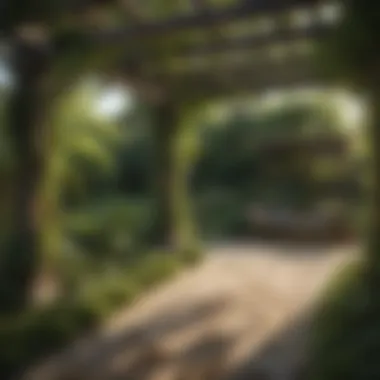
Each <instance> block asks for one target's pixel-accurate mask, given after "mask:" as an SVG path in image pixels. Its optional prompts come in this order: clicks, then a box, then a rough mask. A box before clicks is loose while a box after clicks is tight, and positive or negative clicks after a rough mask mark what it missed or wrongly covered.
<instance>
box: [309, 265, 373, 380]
mask: <svg viewBox="0 0 380 380" xmlns="http://www.w3.org/2000/svg"><path fill="white" fill-rule="evenodd" d="M367 269H368V268H367V267H366V266H365V265H364V264H353V265H351V266H349V267H348V268H345V269H344V270H343V272H342V273H341V274H340V275H338V276H337V278H336V279H335V280H334V283H332V284H330V286H329V288H328V291H327V293H326V296H325V298H324V299H323V300H322V303H321V305H320V308H319V313H318V315H317V317H316V321H315V326H314V327H315V328H314V331H313V342H312V343H313V346H312V349H313V351H312V357H311V366H310V380H358V379H360V380H375V379H378V378H379V374H380V362H379V360H378V359H379V352H380V323H379V321H380V295H379V292H378V286H376V283H378V280H372V279H371V275H370V274H369V273H368V272H369V271H368V270H367Z"/></svg>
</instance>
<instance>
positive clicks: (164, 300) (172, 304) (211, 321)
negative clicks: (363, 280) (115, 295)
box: [25, 244, 354, 380]
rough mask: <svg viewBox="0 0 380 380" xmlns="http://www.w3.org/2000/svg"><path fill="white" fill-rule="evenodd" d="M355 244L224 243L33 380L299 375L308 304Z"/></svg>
mask: <svg viewBox="0 0 380 380" xmlns="http://www.w3.org/2000/svg"><path fill="white" fill-rule="evenodd" d="M353 251H354V249H353V248H352V247H350V248H347V247H346V248H343V247H342V248H319V249H318V248H316V247H307V248H305V247H304V248H294V247H289V246H287V247H284V246H266V245H258V244H257V245H224V246H217V247H213V248H212V249H210V250H209V253H208V255H207V258H206V259H205V261H204V263H203V264H202V265H201V266H200V267H198V268H195V269H191V270H189V271H188V272H186V273H183V274H181V275H180V276H179V277H178V278H176V279H173V280H172V281H171V282H169V283H168V284H166V285H165V286H162V287H160V288H158V289H156V290H155V291H153V292H151V293H150V294H149V295H147V296H146V297H144V298H142V299H141V300H139V301H138V302H137V303H136V304H135V305H134V306H133V307H130V308H128V309H127V310H122V311H121V312H120V313H118V314H117V315H115V316H114V318H112V319H111V320H109V321H108V323H107V324H106V325H105V326H104V328H103V329H102V331H100V332H99V333H98V334H97V335H96V336H92V337H91V338H89V339H86V340H84V341H81V342H78V343H77V344H76V345H75V346H72V347H70V348H69V349H67V350H66V351H65V352H63V353H61V354H59V355H57V356H56V357H54V358H52V359H51V360H49V362H48V363H47V364H46V365H44V366H42V367H41V368H38V370H36V371H34V373H33V374H29V375H28V376H27V377H26V378H25V379H27V380H232V379H233V380H243V379H244V380H248V379H249V380H296V379H297V377H296V372H297V371H299V369H300V368H301V367H302V363H303V361H304V359H305V344H306V342H307V332H308V324H309V321H310V314H311V312H310V310H311V306H312V305H313V303H315V298H316V297H317V296H318V293H319V292H320V289H321V286H323V285H324V284H325V282H326V279H327V278H328V277H329V276H331V275H332V273H333V272H334V271H336V270H337V269H338V268H339V267H341V266H342V265H344V263H346V262H348V261H349V260H351V259H352V257H353V254H352V252H353Z"/></svg>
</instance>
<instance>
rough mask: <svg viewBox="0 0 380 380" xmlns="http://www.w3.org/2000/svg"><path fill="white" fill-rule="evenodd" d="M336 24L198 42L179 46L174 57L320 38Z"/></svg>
mask: <svg viewBox="0 0 380 380" xmlns="http://www.w3.org/2000/svg"><path fill="white" fill-rule="evenodd" d="M334 28H335V26H334V25H328V24H318V25H311V26H309V27H307V28H302V29H301V28H297V29H295V28H292V29H289V28H287V27H280V28H278V29H276V30H275V31H274V32H272V33H266V34H259V35H253V36H246V37H241V38H234V39H228V40H226V39H219V40H218V41H214V42H213V43H212V44H197V45H187V46H179V47H178V48H177V49H174V50H173V53H172V55H173V57H178V58H183V57H192V56H199V55H209V54H216V53H223V52H229V51H231V52H233V51H237V50H246V49H255V48H260V47H263V46H267V45H271V44H276V43H287V42H290V41H294V40H301V39H319V38H323V37H326V36H328V35H329V33H330V32H331V31H332V30H334Z"/></svg>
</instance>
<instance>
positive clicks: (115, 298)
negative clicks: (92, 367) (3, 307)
mask: <svg viewBox="0 0 380 380" xmlns="http://www.w3.org/2000/svg"><path fill="white" fill-rule="evenodd" d="M189 259H191V260H192V261H194V260H196V259H198V257H197V255H196V253H195V251H194V252H191V254H188V255H187V256H186V255H185V256H176V255H171V254H167V253H164V252H158V253H157V252H155V253H151V254H149V255H145V256H144V257H141V258H140V259H137V260H136V261H135V263H134V264H133V265H131V263H129V264H128V265H127V266H125V267H124V268H120V267H119V268H115V267H114V268H111V269H112V270H111V269H109V270H108V271H107V272H106V273H104V274H103V275H101V276H100V275H97V276H96V275H94V276H93V277H91V276H87V277H86V280H85V282H84V283H81V284H80V287H79V288H78V289H77V291H76V292H75V293H74V296H73V294H72V293H70V296H67V297H66V298H63V299H59V300H57V301H56V302H54V303H53V304H51V305H49V306H46V307H41V308H39V309H34V310H32V311H29V312H27V313H25V314H23V315H20V316H16V317H15V316H12V317H7V318H5V317H4V318H2V320H0V378H1V379H9V378H12V377H11V376H15V374H17V373H19V372H22V371H23V369H25V368H26V367H27V366H29V365H30V364H31V363H33V362H35V361H37V360H38V359H39V358H41V357H43V356H45V355H47V354H51V353H53V352H54V351H57V350H59V349H60V348H61V347H63V346H64V345H65V344H68V343H69V342H70V341H72V340H73V339H75V338H76V337H78V336H79V335H81V334H83V333H84V332H86V331H88V330H90V329H92V328H94V327H95V326H97V325H98V324H99V323H101V322H102V321H104V320H105V318H107V317H108V316H109V315H110V314H111V313H113V312H114V311H115V310H117V308H119V307H121V306H126V305H128V304H129V303H131V302H132V301H133V300H134V299H135V298H136V297H137V296H138V295H139V294H141V293H142V292H143V291H146V290H147V289H149V288H151V287H153V286H155V285H157V284H159V283H161V282H162V281H164V280H165V279H167V278H168V277H169V276H171V275H173V274H174V273H176V272H177V271H178V270H179V269H180V268H181V267H182V266H183V265H184V264H186V263H188V261H189Z"/></svg>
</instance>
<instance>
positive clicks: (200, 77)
mask: <svg viewBox="0 0 380 380" xmlns="http://www.w3.org/2000/svg"><path fill="white" fill-rule="evenodd" d="M325 81H327V78H324V76H323V73H321V72H319V71H318V69H317V68H316V67H314V66H313V64H312V63H311V62H310V61H308V60H307V59H290V60H288V61H287V62H283V63H277V64H274V63H270V62H269V63H263V64H261V65H259V66H254V65H253V66H247V65H246V66H242V67H235V68H231V69H227V70H222V71H215V72H208V73H202V74H196V75H185V76H181V75H178V76H167V77H165V78H161V83H163V84H164V83H165V84H166V86H167V88H168V89H169V91H170V92H171V93H173V94H180V95H185V96H186V94H189V96H195V95H196V94H203V95H210V96H214V95H218V94H228V93H229V92H231V93H239V92H246V91H247V90H249V91H252V90H257V91H263V90H265V89H267V88H268V89H270V88H276V87H280V88H281V87H284V86H285V87H289V86H292V85H301V84H302V85H307V84H316V83H318V82H321V83H323V82H325ZM180 95H178V96H180Z"/></svg>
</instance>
